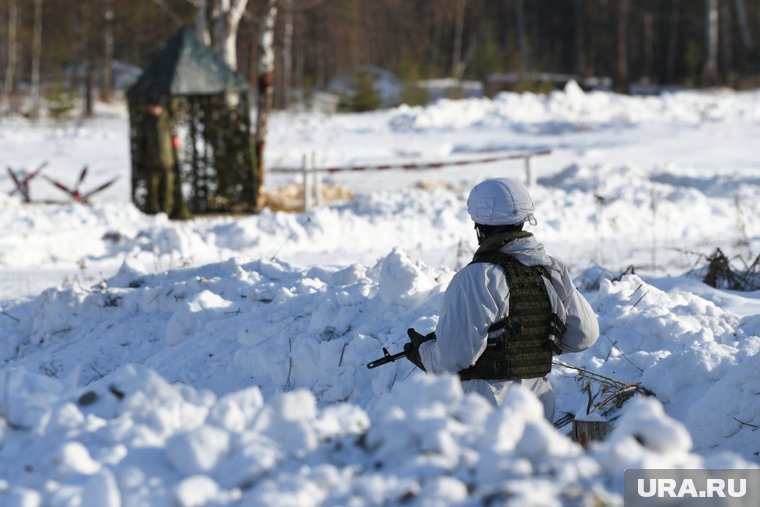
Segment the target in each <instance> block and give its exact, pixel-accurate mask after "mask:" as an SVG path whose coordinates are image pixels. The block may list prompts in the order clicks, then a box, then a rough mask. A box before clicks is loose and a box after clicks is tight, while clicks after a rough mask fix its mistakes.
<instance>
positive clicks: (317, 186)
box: [311, 152, 322, 207]
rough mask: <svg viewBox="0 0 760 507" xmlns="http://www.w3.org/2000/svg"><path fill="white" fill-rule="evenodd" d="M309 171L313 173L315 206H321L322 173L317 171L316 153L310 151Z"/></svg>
mask: <svg viewBox="0 0 760 507" xmlns="http://www.w3.org/2000/svg"><path fill="white" fill-rule="evenodd" d="M311 172H312V174H313V175H314V188H313V189H312V190H313V191H314V202H315V203H316V206H317V207H319V206H322V175H321V174H319V171H317V154H316V153H315V152H311Z"/></svg>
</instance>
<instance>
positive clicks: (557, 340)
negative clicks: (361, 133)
mask: <svg viewBox="0 0 760 507" xmlns="http://www.w3.org/2000/svg"><path fill="white" fill-rule="evenodd" d="M467 211H468V213H469V214H470V217H471V218H472V219H473V221H474V222H475V230H476V232H477V237H478V244H479V245H480V246H479V248H478V250H477V251H476V252H475V257H474V259H473V261H472V262H471V263H470V264H469V265H468V266H466V267H464V268H463V269H462V270H460V271H459V272H457V273H456V275H454V278H453V279H452V280H451V283H450V284H449V286H448V288H447V289H446V292H445V294H444V296H443V307H442V309H441V312H440V317H439V320H438V325H437V326H436V329H435V333H434V334H432V333H431V335H428V336H427V337H425V336H422V335H421V334H419V333H417V332H416V331H414V330H413V329H410V330H409V337H410V338H411V340H412V341H411V343H408V344H407V345H406V346H405V347H404V350H405V352H406V353H407V358H409V360H410V361H412V362H413V363H414V364H416V365H417V366H418V367H420V368H422V369H423V370H426V371H428V372H431V373H445V372H449V373H458V374H459V377H460V378H461V380H462V385H463V388H464V390H465V392H477V393H479V394H481V395H482V396H484V397H485V398H486V399H488V400H489V401H490V402H491V403H492V404H494V405H498V404H499V403H500V402H501V400H502V399H503V397H504V395H505V394H506V392H507V391H508V390H509V387H510V386H511V385H512V384H515V383H519V384H522V385H523V386H525V387H527V388H528V389H530V390H531V391H533V392H534V393H535V394H536V395H537V396H538V397H539V399H540V400H541V402H542V403H543V405H544V414H545V415H546V417H547V418H548V419H550V420H551V419H553V415H554V393H553V391H552V388H551V385H550V384H549V381H548V380H547V379H546V378H545V376H546V375H547V374H548V373H549V372H550V371H551V366H552V356H553V354H559V353H562V352H579V351H581V350H585V349H587V348H588V347H590V346H591V345H593V344H594V342H595V341H596V339H597V338H598V336H599V324H598V322H597V319H596V315H595V314H594V312H593V310H592V309H591V306H590V305H589V304H588V302H587V301H586V299H585V298H584V297H583V295H582V294H581V293H580V292H579V291H578V289H576V287H575V285H574V284H573V281H572V279H571V278H570V274H569V273H568V270H567V268H566V267H565V266H564V265H563V264H562V263H561V262H560V261H558V260H557V259H555V258H553V257H550V256H548V255H547V254H546V253H545V252H544V247H543V246H542V245H541V244H540V243H539V242H538V241H536V238H535V237H534V236H533V234H531V233H530V232H527V231H524V230H523V225H524V223H525V222H528V223H530V224H532V225H536V220H535V218H534V217H533V212H534V206H533V201H532V199H531V197H530V195H529V194H528V191H527V189H526V188H525V187H524V186H523V185H522V184H521V183H519V182H517V181H515V180H511V179H508V178H498V179H491V180H486V181H484V182H482V183H480V184H478V185H476V186H475V187H474V188H473V189H472V191H471V192H470V196H469V198H468V199H467ZM433 337H434V338H435V339H434V340H430V341H425V339H426V338H433Z"/></svg>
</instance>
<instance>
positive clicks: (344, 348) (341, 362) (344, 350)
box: [338, 343, 348, 366]
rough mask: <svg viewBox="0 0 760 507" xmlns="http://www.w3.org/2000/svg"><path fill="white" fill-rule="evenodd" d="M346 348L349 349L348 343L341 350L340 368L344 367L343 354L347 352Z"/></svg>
mask: <svg viewBox="0 0 760 507" xmlns="http://www.w3.org/2000/svg"><path fill="white" fill-rule="evenodd" d="M346 347H348V343H344V344H343V348H342V349H340V359H339V360H338V366H343V354H344V353H345V352H346Z"/></svg>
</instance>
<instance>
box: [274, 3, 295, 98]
mask: <svg viewBox="0 0 760 507" xmlns="http://www.w3.org/2000/svg"><path fill="white" fill-rule="evenodd" d="M283 14H284V15H285V20H284V26H283V31H282V32H283V33H282V60H281V64H282V69H281V71H280V77H281V78H282V82H281V83H279V86H278V87H277V88H278V89H279V93H278V94H277V95H278V96H279V100H278V104H279V106H280V107H282V108H287V107H288V105H289V102H290V89H291V86H292V83H291V81H292V79H291V75H292V68H293V0H283Z"/></svg>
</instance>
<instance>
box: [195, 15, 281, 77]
mask: <svg viewBox="0 0 760 507" xmlns="http://www.w3.org/2000/svg"><path fill="white" fill-rule="evenodd" d="M199 3H200V4H201V5H203V4H204V2H199ZM268 3H269V2H267V4H268ZM247 4H248V0H210V5H211V43H212V46H213V48H214V49H215V50H216V52H217V53H218V54H219V55H220V56H221V57H222V59H223V60H224V61H225V63H226V64H227V65H229V66H230V67H232V68H233V69H237V32H238V26H239V25H240V20H241V19H242V18H243V14H244V13H245V7H246V5H247Z"/></svg>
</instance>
